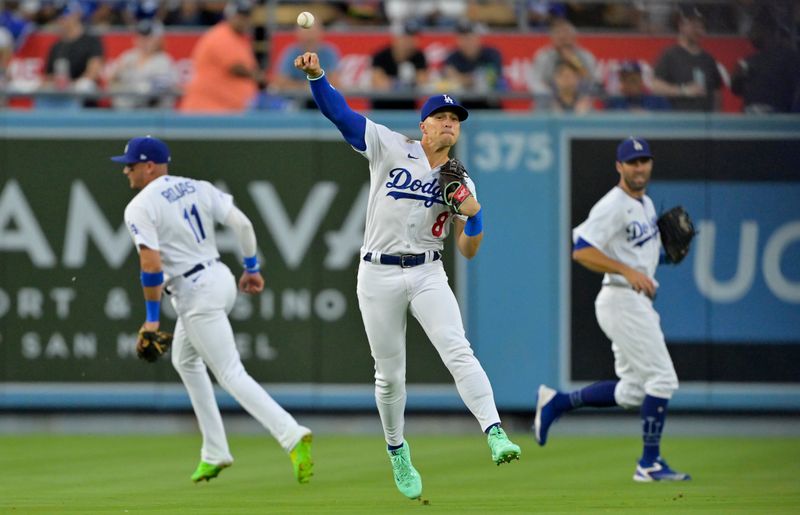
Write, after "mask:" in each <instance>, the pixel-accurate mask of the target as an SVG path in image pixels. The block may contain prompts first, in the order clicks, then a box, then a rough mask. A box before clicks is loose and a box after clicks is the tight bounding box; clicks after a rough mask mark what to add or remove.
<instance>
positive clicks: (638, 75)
mask: <svg viewBox="0 0 800 515" xmlns="http://www.w3.org/2000/svg"><path fill="white" fill-rule="evenodd" d="M618 75H619V95H615V96H611V97H609V98H607V99H606V102H605V107H606V109H611V110H626V111H666V110H669V109H671V106H670V105H669V101H667V99H666V98H664V97H662V96H659V95H652V94H650V92H649V91H647V89H646V88H645V85H644V80H643V79H642V67H641V66H640V65H639V63H638V62H636V61H624V62H623V63H622V64H620V67H619V71H618Z"/></svg>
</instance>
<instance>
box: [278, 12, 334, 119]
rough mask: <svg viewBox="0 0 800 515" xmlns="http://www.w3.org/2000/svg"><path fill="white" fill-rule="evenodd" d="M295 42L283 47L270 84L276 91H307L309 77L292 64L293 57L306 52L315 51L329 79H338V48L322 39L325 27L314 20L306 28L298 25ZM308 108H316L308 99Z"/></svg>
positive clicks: (306, 92) (305, 92)
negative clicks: (313, 22)
mask: <svg viewBox="0 0 800 515" xmlns="http://www.w3.org/2000/svg"><path fill="white" fill-rule="evenodd" d="M294 34H295V40H296V42H295V43H294V44H292V45H289V46H288V47H286V49H285V50H284V51H283V54H281V57H280V59H279V60H278V68H277V70H276V74H275V76H274V77H273V80H272V82H271V83H270V86H272V87H273V88H274V90H275V92H277V93H281V92H293V93H302V94H303V95H304V96H305V95H307V94H308V78H307V77H306V74H305V73H303V72H302V71H300V70H299V69H297V68H295V66H294V59H295V57H297V56H298V55H302V54H304V53H305V52H315V53H316V54H317V55H318V56H319V62H320V65H321V66H322V68H323V69H324V70H325V73H327V74H330V77H331V79H330V80H331V81H332V82H333V83H334V84H335V83H336V82H337V75H336V66H337V65H338V64H339V49H337V48H336V47H335V46H334V45H332V44H330V43H327V42H325V41H323V39H324V37H325V29H324V28H323V25H322V23H319V22H317V23H315V24H314V25H312V26H311V27H310V28H308V29H304V28H301V27H297V28H295V31H294ZM307 107H308V108H310V109H317V105H316V104H315V103H314V100H313V99H312V100H310V103H309V105H307Z"/></svg>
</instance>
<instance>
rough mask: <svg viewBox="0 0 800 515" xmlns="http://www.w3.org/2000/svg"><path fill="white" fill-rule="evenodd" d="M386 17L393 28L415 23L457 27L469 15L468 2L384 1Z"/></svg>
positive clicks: (431, 0) (441, 0)
mask: <svg viewBox="0 0 800 515" xmlns="http://www.w3.org/2000/svg"><path fill="white" fill-rule="evenodd" d="M383 8H384V10H385V11H386V17H387V18H388V19H389V22H390V23H391V24H392V25H393V26H397V25H401V24H403V23H405V22H407V21H414V22H416V23H417V24H418V25H420V26H423V27H447V28H452V27H455V25H456V23H458V20H461V19H463V18H464V17H465V16H466V14H467V2H466V0H420V1H416V2H409V1H408V0H384V2H383Z"/></svg>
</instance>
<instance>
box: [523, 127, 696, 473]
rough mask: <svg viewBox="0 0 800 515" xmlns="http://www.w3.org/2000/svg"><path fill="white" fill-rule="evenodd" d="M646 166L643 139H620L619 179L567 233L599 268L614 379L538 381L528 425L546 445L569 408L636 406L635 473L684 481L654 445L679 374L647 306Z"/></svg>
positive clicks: (655, 245) (652, 265)
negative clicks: (564, 387)
mask: <svg viewBox="0 0 800 515" xmlns="http://www.w3.org/2000/svg"><path fill="white" fill-rule="evenodd" d="M652 170H653V155H652V154H651V153H650V146H649V145H648V143H647V142H646V141H645V140H643V139H639V138H630V139H626V140H624V141H622V142H621V143H620V144H619V146H618V147H617V172H619V175H620V180H619V184H617V186H616V187H615V188H614V189H612V190H611V191H610V192H608V193H607V194H606V195H605V196H604V197H603V198H601V199H600V200H599V201H598V202H597V204H595V205H594V207H593V208H592V210H591V211H590V212H589V218H587V219H586V221H584V222H583V223H582V224H580V225H579V226H578V227H576V228H575V229H574V230H573V231H572V239H573V242H574V250H573V252H572V257H573V259H574V260H575V261H577V262H578V263H580V264H581V265H583V266H585V267H586V268H588V269H589V270H591V271H593V272H599V273H604V274H605V276H604V277H603V287H602V288H601V289H600V293H599V294H598V295H597V300H596V302H595V309H596V314H597V322H598V323H599V324H600V328H601V329H602V330H603V332H604V333H605V334H606V336H608V338H609V339H610V340H611V349H612V350H613V351H614V361H615V363H614V366H615V369H616V373H617V376H618V377H619V381H600V382H597V383H594V384H591V385H589V386H587V387H585V388H582V389H580V390H576V391H574V392H570V393H562V392H558V391H556V390H554V389H552V388H548V387H547V386H545V385H541V386H540V387H539V397H538V400H537V403H536V418H535V421H534V431H535V436H536V441H537V442H539V445H544V444H545V443H547V432H548V430H549V429H550V425H551V424H552V423H553V422H555V420H556V419H557V418H558V417H560V416H561V415H563V414H564V413H566V412H568V411H572V410H574V409H577V408H580V407H583V406H593V407H598V408H605V407H610V406H622V407H624V408H631V407H636V406H641V416H642V438H643V440H644V451H643V452H642V457H641V458H640V459H639V463H638V464H637V465H636V471H635V472H634V474H633V479H634V480H635V481H641V482H651V481H686V480H688V479H690V476H689V474H684V473H682V472H676V471H674V470H672V469H671V468H670V467H669V465H667V462H666V461H664V459H663V458H662V457H661V451H660V443H661V432H662V430H663V429H664V419H665V418H666V415H667V404H668V403H669V399H670V398H671V397H672V394H673V392H675V390H677V389H678V376H677V375H676V374H675V368H674V367H673V366H672V359H671V358H670V356H669V352H668V351H667V345H666V343H665V341H664V334H663V333H662V332H661V327H660V325H659V316H658V313H656V310H655V309H653V297H655V294H656V288H657V287H658V282H657V281H656V280H655V277H654V275H655V271H656V266H657V265H658V263H659V258H660V255H661V240H660V238H659V231H658V225H657V220H656V211H655V208H654V207H653V201H652V200H650V197H648V196H647V195H646V194H645V188H646V187H647V183H648V182H649V181H650V174H651V172H652ZM687 250H688V249H687Z"/></svg>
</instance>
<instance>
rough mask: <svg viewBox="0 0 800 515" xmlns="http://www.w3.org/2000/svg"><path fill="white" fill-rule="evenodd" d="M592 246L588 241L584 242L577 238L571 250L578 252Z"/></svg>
mask: <svg viewBox="0 0 800 515" xmlns="http://www.w3.org/2000/svg"><path fill="white" fill-rule="evenodd" d="M592 246H593V245H592V244H591V243H589V242H588V241H586V240H584V239H583V238H581V237H578V241H576V242H575V246H573V247H572V250H580V249H583V248H586V247H592Z"/></svg>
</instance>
